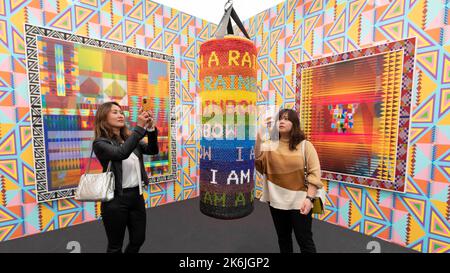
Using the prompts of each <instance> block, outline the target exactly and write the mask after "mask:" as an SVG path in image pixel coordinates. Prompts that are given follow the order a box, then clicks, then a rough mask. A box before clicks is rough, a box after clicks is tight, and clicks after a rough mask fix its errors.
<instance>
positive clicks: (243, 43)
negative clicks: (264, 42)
mask: <svg viewBox="0 0 450 273" xmlns="http://www.w3.org/2000/svg"><path fill="white" fill-rule="evenodd" d="M256 55H257V53H256V47H255V46H254V44H253V43H252V42H251V41H249V40H247V39H244V38H240V37H237V36H225V38H224V39H212V40H209V41H207V42H205V43H204V44H202V46H201V47H200V92H199V98H200V102H201V109H202V112H201V116H200V118H201V128H202V130H201V132H202V136H201V140H200V145H201V158H200V210H201V212H202V213H204V214H206V215H208V216H211V217H215V218H220V219H235V218H240V217H244V216H246V215H248V214H250V213H251V212H252V211H253V199H254V194H253V191H254V159H255V154H254V143H255V138H254V137H255V113H256V112H255V104H256V71H257V67H256Z"/></svg>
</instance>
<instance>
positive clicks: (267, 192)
mask: <svg viewBox="0 0 450 273" xmlns="http://www.w3.org/2000/svg"><path fill="white" fill-rule="evenodd" d="M305 150H306V151H305V152H306V158H307V161H308V182H309V184H313V185H315V186H317V188H319V189H320V188H322V187H323V183H322V181H321V179H320V162H319V157H318V155H317V152H316V149H315V148H314V146H313V145H312V143H311V142H309V141H307V142H306V145H305ZM303 166H304V159H303V152H302V150H301V143H300V144H298V145H297V149H296V150H294V151H291V150H289V141H284V140H280V141H278V142H267V143H264V144H263V145H262V152H261V154H260V155H259V156H258V157H257V158H256V160H255V168H256V170H257V171H258V172H260V173H261V174H264V175H265V176H266V179H265V181H264V184H263V193H262V197H261V199H260V200H261V201H263V202H270V205H271V206H272V207H275V208H279V209H299V208H300V205H301V202H302V201H303V200H304V199H305V198H306V191H307V188H306V186H305V181H304V180H305V179H304V177H305V176H304V170H303V169H304V168H303Z"/></svg>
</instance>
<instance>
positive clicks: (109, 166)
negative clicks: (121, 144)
mask: <svg viewBox="0 0 450 273" xmlns="http://www.w3.org/2000/svg"><path fill="white" fill-rule="evenodd" d="M111 145H114V144H113V143H112V141H111ZM93 154H94V144H93V143H92V149H91V155H90V156H89V161H88V165H87V169H86V174H89V170H90V169H91V161H92V155H93ZM111 163H112V161H111V160H110V161H109V163H108V168H106V172H110V171H111Z"/></svg>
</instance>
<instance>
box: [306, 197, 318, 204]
mask: <svg viewBox="0 0 450 273" xmlns="http://www.w3.org/2000/svg"><path fill="white" fill-rule="evenodd" d="M306 199H309V201H311V203H314V200H315V199H316V198H314V197H311V196H306Z"/></svg>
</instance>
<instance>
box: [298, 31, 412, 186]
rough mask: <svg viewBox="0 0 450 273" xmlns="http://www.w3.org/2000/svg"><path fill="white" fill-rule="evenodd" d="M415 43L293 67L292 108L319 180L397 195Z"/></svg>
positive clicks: (406, 136)
mask: <svg viewBox="0 0 450 273" xmlns="http://www.w3.org/2000/svg"><path fill="white" fill-rule="evenodd" d="M414 54H415V38H410V39H406V40H401V41H396V42H391V43H387V44H383V45H378V46H374V47H370V48H364V49H360V50H355V51H351V52H345V53H342V54H338V55H334V56H329V57H325V58H321V59H316V60H311V61H307V62H303V63H300V64H297V71H296V78H297V92H296V94H297V96H296V107H297V109H299V111H300V117H301V122H302V128H303V130H304V132H305V134H306V136H307V138H308V140H310V141H311V142H312V143H313V145H314V147H315V148H316V150H317V152H318V155H319V158H320V163H321V169H322V178H323V179H326V180H332V181H339V182H344V183H352V184H358V185H363V186H367V187H372V188H377V189H383V190H388V191H396V192H404V191H405V184H406V176H407V163H408V150H409V149H408V140H409V130H410V121H411V100H412V88H413V74H414Z"/></svg>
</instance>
